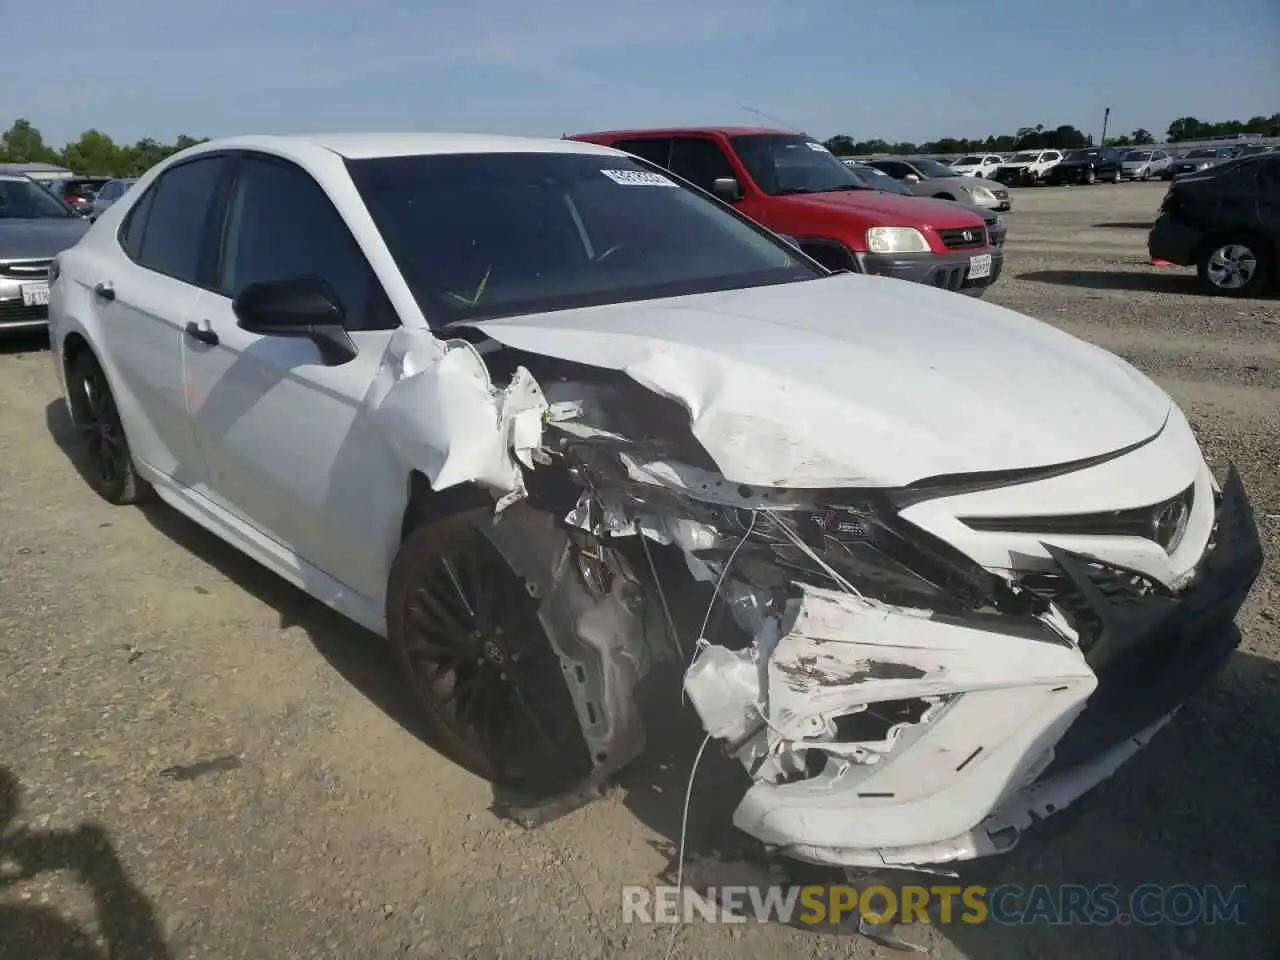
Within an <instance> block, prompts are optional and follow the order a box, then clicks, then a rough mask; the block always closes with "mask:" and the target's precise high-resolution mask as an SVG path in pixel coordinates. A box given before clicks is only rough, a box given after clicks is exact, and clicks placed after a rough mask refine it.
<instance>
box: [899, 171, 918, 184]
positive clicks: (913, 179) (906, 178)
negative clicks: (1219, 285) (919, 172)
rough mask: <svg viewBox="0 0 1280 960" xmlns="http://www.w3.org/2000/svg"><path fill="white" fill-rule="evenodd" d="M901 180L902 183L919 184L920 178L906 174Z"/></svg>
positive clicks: (912, 174)
mask: <svg viewBox="0 0 1280 960" xmlns="http://www.w3.org/2000/svg"><path fill="white" fill-rule="evenodd" d="M902 179H903V182H905V183H919V182H920V178H919V177H918V176H916V175H915V174H914V173H908V174H906V175H905V176H904V177H903V178H902Z"/></svg>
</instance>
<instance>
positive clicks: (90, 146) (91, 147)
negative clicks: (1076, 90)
mask: <svg viewBox="0 0 1280 960" xmlns="http://www.w3.org/2000/svg"><path fill="white" fill-rule="evenodd" d="M1232 133H1259V134H1262V135H1263V136H1265V137H1280V113H1273V114H1272V115H1271V116H1269V117H1262V116H1257V117H1252V118H1251V119H1249V120H1226V121H1222V122H1213V123H1208V122H1205V121H1202V120H1197V119H1196V118H1195V117H1182V118H1180V119H1178V120H1175V121H1173V123H1171V124H1169V129H1168V130H1167V131H1166V132H1165V137H1164V140H1165V142H1167V143H1177V142H1178V141H1180V140H1203V139H1205V138H1206V137H1213V136H1221V135H1224V134H1232ZM207 139H209V138H208V137H189V136H187V135H186V134H182V135H181V136H179V137H178V138H177V139H176V140H175V141H174V142H173V143H161V142H160V141H158V140H153V139H151V138H150V137H146V138H144V139H142V140H139V141H138V142H137V143H130V144H125V143H116V142H115V141H114V140H112V139H111V138H110V137H109V136H107V135H106V134H105V133H103V132H102V131H101V130H86V131H85V132H84V133H82V134H80V137H79V139H77V140H75V141H74V142H72V143H68V144H66V145H65V146H62V147H53V146H50V145H49V144H47V143H45V142H44V137H43V136H42V135H41V133H40V131H39V130H38V129H37V128H36V127H35V126H34V125H33V124H32V123H31V121H30V120H27V119H26V118H23V117H20V118H18V119H17V120H15V121H14V122H13V125H12V126H10V127H9V129H8V130H6V131H5V132H4V133H3V134H0V163H55V164H59V165H60V166H64V167H67V168H69V169H71V170H74V171H75V172H76V173H79V174H83V175H85V176H103V177H136V176H139V175H141V174H142V173H144V172H146V171H147V170H148V169H149V168H150V167H152V166H154V165H155V164H157V163H159V162H160V161H161V160H163V159H164V158H165V157H168V156H169V155H171V154H174V153H177V152H178V151H179V150H185V149H186V148H187V147H190V146H194V145H195V144H197V143H203V142H204V141H205V140H207ZM1155 142H1156V138H1155V136H1154V135H1153V134H1152V133H1151V131H1149V130H1144V129H1142V128H1141V127H1139V128H1138V129H1137V130H1134V131H1133V132H1132V133H1129V134H1126V135H1122V136H1116V137H1110V136H1109V137H1107V142H1106V144H1105V146H1109V147H1129V146H1141V145H1143V144H1147V143H1155ZM826 144H827V147H828V149H830V150H831V152H832V153H835V154H837V155H840V156H853V155H861V154H867V153H940V154H952V153H1010V152H1012V151H1014V150H1040V149H1049V150H1054V149H1056V150H1072V149H1075V148H1077V147H1091V146H1093V135H1092V134H1086V133H1084V132H1083V131H1080V130H1077V129H1076V128H1075V127H1073V126H1071V125H1070V124H1063V125H1062V126H1058V127H1052V128H1050V127H1047V126H1045V125H1044V124H1042V123H1038V124H1036V125H1035V126H1034V127H1020V128H1019V129H1017V130H1015V131H1014V132H1013V133H1011V134H998V135H996V134H993V135H991V136H988V137H987V138H986V139H985V140H970V139H966V138H964V137H943V138H942V139H941V140H931V141H929V142H927V143H910V142H905V141H904V142H900V143H890V142H889V141H887V140H855V139H854V138H853V137H851V136H849V135H848V134H844V133H840V134H836V135H835V136H834V137H831V138H830V139H828V140H827V141H826Z"/></svg>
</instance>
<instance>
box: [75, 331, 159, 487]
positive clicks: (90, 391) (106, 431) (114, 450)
mask: <svg viewBox="0 0 1280 960" xmlns="http://www.w3.org/2000/svg"><path fill="white" fill-rule="evenodd" d="M67 395H68V397H69V399H70V403H71V419H72V421H73V422H74V424H75V425H76V427H77V428H79V432H80V454H81V470H82V472H83V474H84V478H85V480H86V481H88V483H89V486H91V487H92V488H93V489H94V490H95V491H96V492H97V494H98V495H99V496H100V497H102V499H104V500H106V501H107V502H108V503H113V504H116V505H117V506H125V505H128V504H131V503H137V502H138V501H140V500H145V499H146V498H147V496H148V495H149V494H150V493H151V487H150V485H148V483H147V482H146V481H145V480H143V479H142V477H140V476H139V475H138V468H137V466H136V465H135V464H134V462H133V454H132V452H130V450H129V440H128V438H127V437H126V436H125V433H124V423H123V421H122V420H121V419H120V409H119V408H118V407H117V406H116V399H115V396H114V394H112V392H111V387H110V385H109V384H108V383H107V375H106V372H105V371H104V370H103V369H102V365H101V364H100V363H98V358H97V357H95V356H94V355H93V354H92V353H91V352H89V351H88V350H84V351H82V352H81V353H79V354H78V355H77V356H76V357H75V358H74V359H73V360H72V361H71V364H70V365H69V369H68V371H67Z"/></svg>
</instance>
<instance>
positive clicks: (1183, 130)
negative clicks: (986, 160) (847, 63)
mask: <svg viewBox="0 0 1280 960" xmlns="http://www.w3.org/2000/svg"><path fill="white" fill-rule="evenodd" d="M1233 133H1260V134H1262V135H1263V136H1264V137H1280V113H1273V114H1272V115H1271V116H1269V117H1262V116H1258V117H1252V118H1251V119H1249V120H1225V121H1222V122H1213V123H1207V122H1205V121H1203V120H1197V119H1196V118H1195V117H1182V118H1180V119H1178V120H1175V121H1173V123H1171V124H1169V129H1168V130H1166V131H1165V135H1164V140H1163V142H1164V143H1177V142H1179V141H1182V140H1204V139H1206V138H1207V137H1215V136H1223V135H1225V134H1233ZM1155 142H1156V137H1155V135H1154V134H1153V133H1152V132H1151V131H1150V130H1146V129H1144V128H1142V127H1139V128H1138V129H1137V130H1134V131H1133V132H1131V133H1128V134H1123V135H1120V136H1110V135H1109V136H1108V137H1107V142H1106V143H1105V144H1103V146H1108V147H1140V146H1143V145H1144V144H1148V143H1155ZM826 145H827V149H829V150H830V151H831V152H832V153H834V154H837V155H839V156H855V155H857V156H860V155H862V154H868V153H904V154H909V153H940V154H951V153H1012V152H1013V151H1015V150H1074V149H1077V148H1079V147H1092V146H1093V145H1094V143H1093V134H1089V133H1084V132H1083V131H1081V130H1077V129H1076V128H1075V127H1073V126H1071V125H1070V124H1063V125H1062V126H1060V127H1047V126H1045V125H1044V124H1042V123H1038V124H1036V125H1035V126H1034V127H1020V128H1018V129H1017V130H1015V131H1014V132H1013V133H1005V134H998V135H997V134H993V135H991V136H988V137H987V138H986V139H983V140H969V139H966V138H964V137H943V138H942V139H941V140H931V141H929V142H928V143H910V142H902V143H890V142H889V141H887V140H855V139H854V138H853V137H851V136H849V135H848V134H843V133H841V134H837V135H836V136H834V137H831V138H830V139H829V140H827V141H826Z"/></svg>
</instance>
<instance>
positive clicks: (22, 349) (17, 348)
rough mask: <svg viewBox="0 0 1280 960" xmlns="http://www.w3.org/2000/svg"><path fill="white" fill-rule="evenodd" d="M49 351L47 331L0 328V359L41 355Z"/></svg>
mask: <svg viewBox="0 0 1280 960" xmlns="http://www.w3.org/2000/svg"><path fill="white" fill-rule="evenodd" d="M48 349H49V331H48V330H10V331H6V330H5V329H4V327H3V326H0V357H6V356H7V357H16V356H18V355H20V354H23V353H43V352H44V351H46V350H48Z"/></svg>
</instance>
